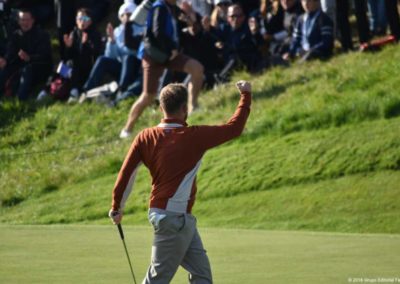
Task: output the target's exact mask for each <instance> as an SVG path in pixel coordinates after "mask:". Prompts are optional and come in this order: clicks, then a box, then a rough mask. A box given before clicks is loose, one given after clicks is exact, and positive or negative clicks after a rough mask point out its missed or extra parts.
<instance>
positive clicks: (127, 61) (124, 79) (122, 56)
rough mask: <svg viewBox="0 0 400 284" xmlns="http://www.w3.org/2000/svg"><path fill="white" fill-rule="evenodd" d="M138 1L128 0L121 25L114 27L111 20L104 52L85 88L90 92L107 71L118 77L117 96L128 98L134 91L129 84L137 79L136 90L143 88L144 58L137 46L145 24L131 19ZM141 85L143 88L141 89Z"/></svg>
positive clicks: (120, 15) (121, 10)
mask: <svg viewBox="0 0 400 284" xmlns="http://www.w3.org/2000/svg"><path fill="white" fill-rule="evenodd" d="M135 9H136V5H135V4H133V3H129V2H127V3H124V4H122V5H121V7H120V8H119V11H118V17H119V19H120V21H121V23H120V25H119V26H118V27H116V28H115V29H114V27H113V26H112V25H111V23H109V24H108V25H107V28H106V34H107V44H106V49H105V53H104V55H102V56H100V57H99V58H97V60H96V63H95V65H94V66H93V68H92V71H91V72H90V75H89V79H88V80H87V81H86V83H85V85H84V87H83V91H84V92H86V91H88V90H90V89H92V88H95V87H97V86H99V85H101V84H102V83H103V79H104V76H105V75H106V74H109V75H111V77H113V78H115V79H117V80H118V89H117V90H116V91H115V95H117V99H118V100H120V99H122V98H126V97H127V96H129V95H131V94H132V92H131V91H128V87H129V86H130V85H131V84H132V83H133V82H136V81H137V83H138V84H136V92H135V93H136V94H140V92H141V82H142V78H141V74H140V64H141V62H140V60H139V59H138V58H137V49H138V47H139V45H140V42H141V41H142V38H143V33H144V27H143V26H139V25H137V24H135V23H132V22H130V21H129V18H130V16H131V14H132V13H133V11H134V10H135ZM138 89H140V90H139V91H138Z"/></svg>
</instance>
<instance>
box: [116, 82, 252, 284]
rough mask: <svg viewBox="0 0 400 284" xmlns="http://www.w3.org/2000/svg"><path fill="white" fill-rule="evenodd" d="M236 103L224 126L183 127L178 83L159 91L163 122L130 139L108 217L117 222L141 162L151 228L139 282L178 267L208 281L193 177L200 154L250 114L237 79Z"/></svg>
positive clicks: (183, 93)
mask: <svg viewBox="0 0 400 284" xmlns="http://www.w3.org/2000/svg"><path fill="white" fill-rule="evenodd" d="M236 86H237V88H238V90H239V92H240V100H239V104H238V106H237V108H236V111H235V113H234V114H233V116H232V117H231V118H230V119H229V120H228V122H227V123H226V124H222V125H218V126H188V125H187V124H186V119H187V116H188V91H187V89H186V88H185V87H184V86H183V85H181V84H170V85H167V86H166V87H164V88H163V89H162V90H161V94H160V108H161V111H162V112H163V115H164V119H162V121H161V123H160V124H159V125H157V126H155V127H152V128H147V129H145V130H143V131H141V132H140V133H139V134H138V135H137V136H136V138H135V139H134V141H133V143H132V146H131V148H130V150H129V152H128V155H127V156H126V158H125V161H124V163H123V165H122V168H121V170H120V172H119V174H118V178H117V180H116V183H115V186H114V189H113V195H112V208H111V210H110V212H109V216H110V218H111V219H112V221H113V223H114V224H119V223H120V222H121V219H122V213H123V208H124V205H125V202H126V200H127V198H128V196H129V194H130V192H131V190H132V185H133V182H134V180H135V176H136V172H137V169H138V167H139V165H140V164H142V163H143V164H144V165H145V166H146V167H147V168H148V169H149V170H150V173H151V176H152V190H151V196H150V205H149V207H150V208H149V221H150V223H151V224H152V225H153V227H154V241H153V246H152V254H151V264H150V267H149V268H148V271H147V275H146V278H145V279H144V280H143V283H162V284H165V283H170V282H171V279H172V278H173V276H174V274H175V272H176V271H177V269H178V267H179V265H181V266H182V267H183V268H185V269H186V270H187V271H188V272H189V281H190V283H197V284H200V283H212V275H211V268H210V263H209V261H208V257H207V254H206V251H205V250H204V247H203V244H202V241H201V238H200V235H199V233H198V231H197V228H196V218H195V217H194V216H193V215H192V214H191V212H192V207H193V204H194V202H195V199H196V174H197V171H198V170H199V167H200V164H201V159H202V157H203V155H204V153H205V152H206V151H207V150H208V149H210V148H213V147H216V146H218V145H220V144H222V143H224V142H227V141H229V140H231V139H233V138H235V137H238V136H239V135H240V134H241V133H242V131H243V128H244V126H245V124H246V121H247V118H248V116H249V113H250V104H251V85H250V83H248V82H245V81H239V82H237V83H236Z"/></svg>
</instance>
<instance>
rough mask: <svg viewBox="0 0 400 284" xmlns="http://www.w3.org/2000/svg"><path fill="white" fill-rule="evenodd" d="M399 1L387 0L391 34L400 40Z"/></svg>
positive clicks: (387, 14)
mask: <svg viewBox="0 0 400 284" xmlns="http://www.w3.org/2000/svg"><path fill="white" fill-rule="evenodd" d="M397 5H398V2H397V0H385V6H386V17H387V21H388V23H389V26H390V33H391V34H392V35H393V36H394V37H395V38H396V40H397V41H399V40H400V19H399V10H398V6H397Z"/></svg>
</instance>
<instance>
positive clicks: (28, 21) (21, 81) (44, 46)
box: [0, 10, 52, 100]
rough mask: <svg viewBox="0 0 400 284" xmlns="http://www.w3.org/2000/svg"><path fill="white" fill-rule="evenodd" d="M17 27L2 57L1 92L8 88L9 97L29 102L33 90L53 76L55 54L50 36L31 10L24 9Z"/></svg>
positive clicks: (0, 62)
mask: <svg viewBox="0 0 400 284" xmlns="http://www.w3.org/2000/svg"><path fill="white" fill-rule="evenodd" d="M18 24H19V28H18V29H17V30H16V31H15V32H14V33H13V34H12V35H11V37H10V38H9V42H8V45H7V47H6V53H5V55H4V57H0V73H1V75H0V77H1V78H2V79H0V81H1V82H0V93H3V90H4V88H6V89H5V90H4V91H5V94H6V95H9V96H13V95H16V96H17V97H18V98H19V99H20V100H26V99H28V97H29V94H30V92H31V91H32V89H33V87H34V86H35V85H36V84H37V83H40V82H45V81H46V79H47V77H48V76H49V75H50V74H51V69H52V57H51V54H52V52H51V44H50V36H49V34H48V33H47V32H45V31H44V30H42V29H40V28H39V27H38V26H37V25H35V17H34V15H33V14H32V12H31V11H29V10H21V11H20V12H19V13H18Z"/></svg>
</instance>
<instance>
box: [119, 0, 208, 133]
mask: <svg viewBox="0 0 400 284" xmlns="http://www.w3.org/2000/svg"><path fill="white" fill-rule="evenodd" d="M179 10H180V9H178V7H176V0H158V1H156V2H155V3H154V4H153V6H152V9H151V10H150V12H149V15H148V17H147V19H148V20H147V29H146V36H145V38H144V44H143V45H142V46H141V49H140V50H141V51H142V52H140V53H139V55H140V56H142V68H143V92H142V94H141V96H140V97H139V99H138V100H136V102H135V103H134V104H133V106H132V108H131V111H130V113H129V117H128V120H127V122H126V124H125V127H124V128H123V129H122V131H121V133H120V137H121V138H127V137H129V136H130V134H131V131H132V129H133V127H134V125H135V123H136V121H137V119H138V118H139V116H140V115H141V113H142V112H143V110H144V109H145V108H146V107H147V106H149V105H150V104H152V103H153V100H154V99H155V97H156V96H157V90H158V85H159V84H158V82H159V79H160V77H161V75H162V73H163V72H164V69H171V70H174V71H180V72H182V71H183V72H185V73H188V74H190V75H191V81H190V83H189V88H188V89H189V102H188V109H189V113H190V112H192V111H193V110H195V109H196V108H197V107H198V95H199V93H200V90H201V87H202V84H203V70H204V69H203V66H202V65H201V64H200V63H199V62H198V61H197V60H195V59H193V58H190V57H188V56H186V55H184V54H182V53H179V51H178V50H179V35H178V32H179V31H178V28H177V19H178V18H179Z"/></svg>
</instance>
